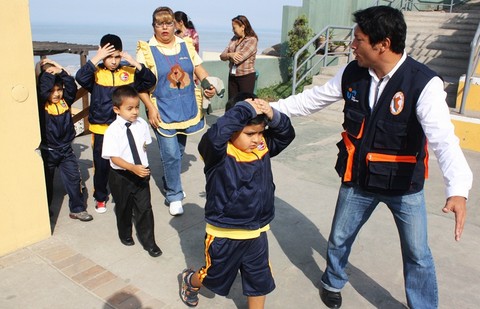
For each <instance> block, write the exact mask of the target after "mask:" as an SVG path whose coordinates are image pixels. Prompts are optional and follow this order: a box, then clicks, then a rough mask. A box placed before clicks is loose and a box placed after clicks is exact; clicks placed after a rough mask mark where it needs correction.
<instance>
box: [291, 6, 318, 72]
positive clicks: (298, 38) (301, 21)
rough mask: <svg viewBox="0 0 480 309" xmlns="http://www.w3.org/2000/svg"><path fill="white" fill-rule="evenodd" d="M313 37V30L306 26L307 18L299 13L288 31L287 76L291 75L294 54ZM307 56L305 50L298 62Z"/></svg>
mask: <svg viewBox="0 0 480 309" xmlns="http://www.w3.org/2000/svg"><path fill="white" fill-rule="evenodd" d="M312 37H313V30H312V29H311V28H310V27H309V26H308V18H307V16H305V15H301V16H299V17H297V19H295V21H294V23H293V28H292V29H291V30H290V31H288V42H287V53H286V55H287V57H289V58H291V61H290V63H289V66H288V73H289V76H292V71H293V69H292V60H293V57H294V56H295V54H296V53H297V52H298V51H299V50H300V49H301V48H302V47H303V46H305V44H306V43H307V42H308V41H309V40H310V39H311V38H312ZM307 57H308V51H307V50H305V51H304V52H303V53H302V54H301V55H300V56H299V57H298V63H302V62H303V61H305V59H306V58H307Z"/></svg>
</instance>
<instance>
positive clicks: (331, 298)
mask: <svg viewBox="0 0 480 309" xmlns="http://www.w3.org/2000/svg"><path fill="white" fill-rule="evenodd" d="M320 298H321V299H322V301H323V303H324V304H325V306H327V307H328V308H340V307H341V306H342V294H341V293H340V292H332V291H329V290H326V289H324V288H322V291H321V292H320Z"/></svg>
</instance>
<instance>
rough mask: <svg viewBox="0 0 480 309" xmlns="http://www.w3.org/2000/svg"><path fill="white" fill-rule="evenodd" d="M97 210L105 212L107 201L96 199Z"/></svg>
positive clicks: (101, 212)
mask: <svg viewBox="0 0 480 309" xmlns="http://www.w3.org/2000/svg"><path fill="white" fill-rule="evenodd" d="M95 211H96V212H98V213H99V214H103V213H104V212H106V211H107V202H99V201H95Z"/></svg>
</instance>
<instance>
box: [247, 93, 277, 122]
mask: <svg viewBox="0 0 480 309" xmlns="http://www.w3.org/2000/svg"><path fill="white" fill-rule="evenodd" d="M245 101H247V102H248V103H250V104H251V105H252V106H253V108H255V111H256V112H257V115H260V114H265V116H267V118H268V119H269V120H272V118H273V110H272V107H271V106H270V104H269V103H268V102H267V101H265V100H262V99H259V98H256V99H246V100H245Z"/></svg>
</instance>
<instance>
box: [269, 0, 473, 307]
mask: <svg viewBox="0 0 480 309" xmlns="http://www.w3.org/2000/svg"><path fill="white" fill-rule="evenodd" d="M354 21H355V22H356V23H357V25H356V27H355V32H354V35H355V37H354V40H353V43H352V44H351V48H352V49H353V52H354V55H355V61H352V62H351V63H349V64H348V65H347V66H346V67H345V68H344V69H341V70H340V71H339V72H338V73H337V74H336V76H335V77H333V78H332V79H331V80H330V81H328V82H327V83H326V84H325V85H323V86H316V87H314V88H312V89H310V90H306V91H304V92H303V93H300V94H298V95H295V96H291V97H289V98H287V99H284V100H280V101H278V102H276V103H272V106H273V107H274V108H276V109H278V110H280V111H281V112H283V113H286V114H287V115H294V116H300V115H309V114H311V113H314V112H317V111H319V110H321V109H323V108H324V107H326V106H328V105H330V104H332V103H334V102H336V101H338V100H341V99H343V100H344V101H345V108H344V123H343V128H344V129H345V131H344V132H343V133H342V140H341V141H340V142H339V143H338V144H337V146H338V148H339V153H338V160H337V163H336V165H335V169H336V170H337V172H338V174H339V176H340V177H341V178H342V185H341V187H340V190H339V194H338V200H337V205H336V208H335V216H334V218H333V223H332V227H331V231H330V237H329V240H328V249H327V267H326V269H325V272H324V274H323V276H322V291H321V294H320V295H321V299H322V301H323V302H324V303H325V305H327V307H329V308H340V306H341V305H342V296H341V294H340V290H341V289H342V288H343V287H344V285H345V284H346V283H347V281H348V276H347V274H346V272H345V266H346V264H347V263H348V256H349V254H350V251H351V248H352V245H353V242H354V240H355V238H356V236H357V234H358V232H359V230H360V228H361V227H362V226H363V225H364V224H365V222H366V221H367V220H368V218H369V217H370V215H371V214H372V212H373V210H374V209H375V207H376V206H377V205H378V204H379V203H380V202H383V203H385V204H386V205H387V206H388V208H389V209H390V211H391V212H392V214H393V217H394V220H395V224H396V226H397V229H398V233H399V235H400V242H401V252H402V258H403V269H404V279H405V290H406V296H407V302H408V306H409V307H410V308H437V307H438V295H437V283H436V282H437V281H436V275H435V266H434V262H433V258H432V254H431V252H430V248H429V245H428V240H427V218H426V217H427V216H426V207H425V198H424V191H423V185H424V182H425V178H427V174H428V166H427V165H428V149H427V141H428V145H429V146H430V148H431V149H433V151H434V153H435V155H436V157H437V159H438V162H439V165H440V169H441V171H442V173H443V176H444V179H445V185H446V196H447V199H446V203H445V206H444V208H443V209H442V210H443V212H445V213H448V212H453V213H454V214H455V240H457V241H458V240H460V236H461V234H462V231H463V226H464V223H465V217H466V199H467V197H468V192H469V190H470V188H471V186H472V178H473V176H472V172H471V170H470V168H469V166H468V163H467V161H466V160H465V156H464V155H463V153H462V150H461V148H460V146H459V140H458V138H457V137H456V136H455V133H454V127H453V125H452V123H451V121H450V114H449V109H448V106H447V104H446V102H445V97H446V93H445V91H444V89H443V81H442V79H441V78H440V77H439V76H438V75H437V74H436V73H435V72H433V71H432V70H430V69H429V68H427V67H426V66H425V65H423V64H421V63H418V62H417V61H415V60H413V59H412V58H410V57H409V56H407V55H406V53H405V52H404V49H405V39H406V33H407V26H406V24H405V20H404V18H403V14H402V13H401V11H399V10H397V9H393V8H390V7H386V6H377V7H370V8H367V9H365V10H361V11H357V12H355V13H354Z"/></svg>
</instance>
